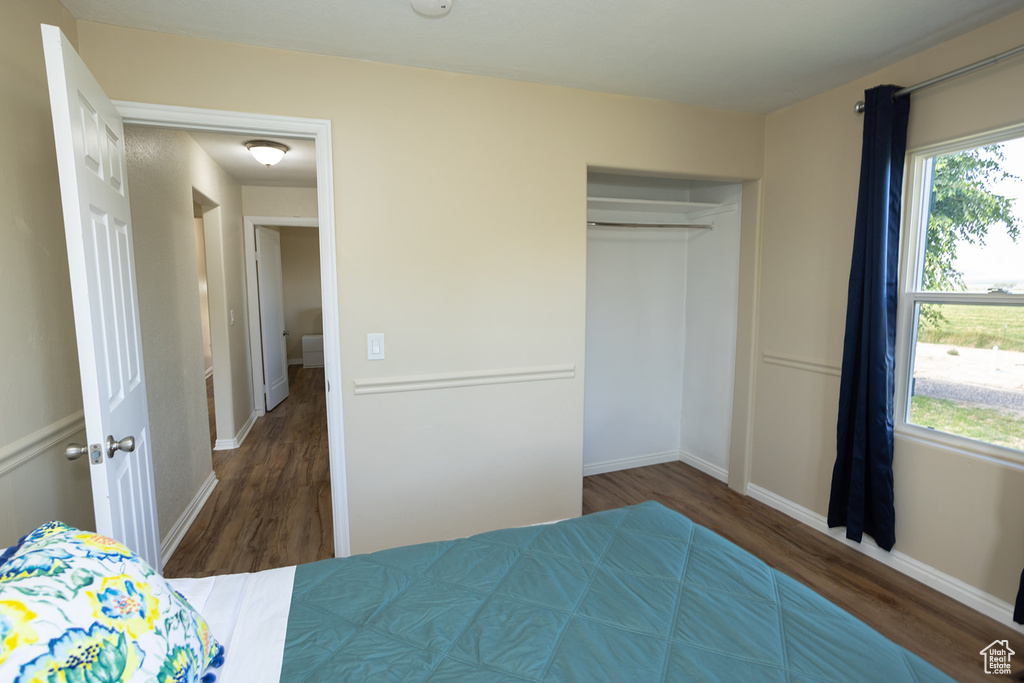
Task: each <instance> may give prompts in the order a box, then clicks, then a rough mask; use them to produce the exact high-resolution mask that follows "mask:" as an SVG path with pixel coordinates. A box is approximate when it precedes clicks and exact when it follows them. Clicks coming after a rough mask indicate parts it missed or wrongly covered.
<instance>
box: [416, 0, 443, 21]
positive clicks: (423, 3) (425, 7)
mask: <svg viewBox="0 0 1024 683" xmlns="http://www.w3.org/2000/svg"><path fill="white" fill-rule="evenodd" d="M412 8H413V9H414V10H416V11H417V12H419V13H420V14H422V15H423V16H425V17H441V16H444V15H445V14H448V11H449V10H451V8H452V0H412Z"/></svg>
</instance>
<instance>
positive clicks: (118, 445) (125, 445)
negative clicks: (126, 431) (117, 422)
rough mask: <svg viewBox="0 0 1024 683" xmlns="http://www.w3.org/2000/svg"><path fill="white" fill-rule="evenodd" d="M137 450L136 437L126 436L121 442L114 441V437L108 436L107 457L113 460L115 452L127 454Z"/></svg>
mask: <svg viewBox="0 0 1024 683" xmlns="http://www.w3.org/2000/svg"><path fill="white" fill-rule="evenodd" d="M134 450H135V437H134V436H126V437H124V438H123V439H121V440H120V441H114V437H113V436H107V457H108V458H113V457H114V451H124V452H125V453H131V452H132V451H134Z"/></svg>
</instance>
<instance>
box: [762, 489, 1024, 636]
mask: <svg viewBox="0 0 1024 683" xmlns="http://www.w3.org/2000/svg"><path fill="white" fill-rule="evenodd" d="M747 495H748V496H750V497H751V498H753V499H754V500H758V501H761V502H762V503H764V504H765V505H768V506H770V507H773V508H775V509H776V510H778V511H780V512H784V513H785V514H787V515H789V516H790V517H792V518H793V519H795V520H797V521H799V522H803V523H804V524H806V525H807V526H809V527H811V528H812V529H815V530H816V531H820V532H821V533H823V534H827V535H828V536H831V537H832V538H834V539H836V540H838V541H840V542H842V543H845V544H846V545H847V546H849V547H851V548H853V549H854V550H858V551H860V552H862V553H864V554H865V555H867V556H868V557H871V558H874V559H876V560H878V561H879V562H881V563H882V564H884V565H886V566H889V567H892V568H893V569H895V570H896V571H898V572H900V573H902V574H906V575H907V576H909V577H911V578H912V579H916V580H918V581H920V582H921V583H923V584H925V585H926V586H929V587H931V588H934V589H935V590H937V591H939V592H940V593H943V594H945V595H948V596H949V597H951V598H953V599H954V600H957V601H958V602H961V603H963V604H965V605H967V606H968V607H970V608H971V609H973V610H976V611H978V612H981V613H982V614H984V615H985V616H988V617H991V618H993V619H995V620H996V621H998V622H999V623H1001V624H1004V625H1006V626H1009V627H1010V628H1012V629H1014V630H1015V631H1018V632H1021V633H1024V625H1021V624H1018V623H1016V622H1015V621H1014V620H1013V605H1011V604H1010V603H1008V602H1006V601H1005V600H1000V599H999V598H997V597H995V596H994V595H990V594H989V593H986V592H984V591H982V590H980V589H978V588H975V587H974V586H971V585H969V584H967V583H965V582H963V581H961V580H960V579H957V578H955V577H952V576H950V575H949V574H945V573H943V572H941V571H939V570H938V569H935V568H934V567H932V566H930V565H927V564H925V563H924V562H921V561H920V560H916V559H914V558H913V557H910V556H909V555H906V554H904V553H901V552H900V551H898V550H893V551H891V552H889V551H885V550H882V549H881V548H879V547H878V545H877V544H876V543H875V541H874V539H872V538H870V537H867V536H866V537H865V538H864V540H863V542H861V543H856V542H854V541H851V540H850V539H848V538H846V530H845V529H844V528H842V527H839V528H834V529H830V528H829V526H828V521H827V520H826V519H825V517H824V516H822V515H819V514H818V513H816V512H814V511H812V510H809V509H807V508H805V507H803V506H801V505H797V504H796V503H794V502H793V501H791V500H788V499H786V498H783V497H782V496H780V495H777V494H775V493H772V492H771V491H769V490H767V489H764V488H761V487H760V486H758V485H757V484H750V485H749V486H748V487H747Z"/></svg>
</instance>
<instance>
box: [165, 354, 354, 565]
mask: <svg viewBox="0 0 1024 683" xmlns="http://www.w3.org/2000/svg"><path fill="white" fill-rule="evenodd" d="M288 375H289V383H290V393H289V396H288V398H287V399H285V400H284V401H283V402H282V403H281V404H280V405H279V406H277V407H276V408H275V409H274V410H272V411H270V412H269V413H267V414H266V415H264V416H263V417H261V418H259V419H258V420H257V421H256V424H255V425H253V428H252V431H250V432H249V435H248V436H247V437H246V438H245V441H244V442H243V443H242V446H241V448H237V449H234V450H230V451H214V452H213V469H214V472H216V474H217V479H218V480H219V483H218V484H217V487H216V488H215V489H214V490H213V494H211V496H210V498H209V500H207V501H206V505H204V506H203V509H202V510H201V511H200V513H199V516H198V517H197V518H196V521H195V522H194V523H193V524H192V527H191V528H190V529H189V530H188V532H187V533H186V534H185V538H184V539H182V541H181V543H180V544H179V545H178V548H177V550H175V552H174V554H173V555H172V556H171V559H170V561H168V563H167V564H166V565H165V567H164V575H165V576H168V577H186V576H211V575H214V574H230V573H236V572H252V571H260V570H263V569H271V568H274V567H283V566H287V565H291V564H301V563H304V562H314V561H316V560H322V559H325V558H328V557H333V556H334V530H333V527H332V523H331V480H330V468H329V462H328V449H327V407H326V393H325V390H324V372H323V369H322V368H309V369H307V368H303V367H301V366H298V365H293V366H291V367H289V369H288ZM209 395H210V405H211V411H212V389H211V390H210V391H209ZM212 426H213V425H212V414H211V430H212Z"/></svg>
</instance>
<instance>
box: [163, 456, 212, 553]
mask: <svg viewBox="0 0 1024 683" xmlns="http://www.w3.org/2000/svg"><path fill="white" fill-rule="evenodd" d="M216 486H217V475H216V474H214V473H213V472H210V476H209V477H207V478H206V481H205V482H204V483H203V485H202V486H200V487H199V491H198V492H197V493H196V495H195V497H194V498H193V499H192V502H191V503H189V504H188V507H187V508H185V511H184V512H182V513H181V517H178V521H177V522H175V523H174V526H172V527H171V530H170V531H169V532H167V537H166V538H164V540H162V541H161V542H160V557H161V558H163V559H162V560H161V562H162V563H163V566H164V567H166V566H167V561H168V560H169V559H171V555H173V554H174V551H175V550H177V549H178V544H179V543H181V539H183V538H185V534H186V532H188V530H189V527H191V526H192V522H194V521H196V517H198V516H199V511H200V510H202V509H203V506H204V505H206V501H207V500H208V499H209V497H210V494H211V493H213V489H214V488H215V487H216Z"/></svg>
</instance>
